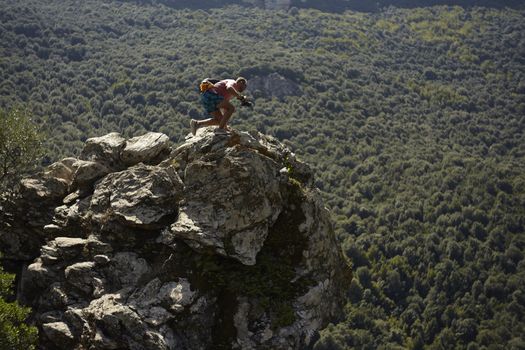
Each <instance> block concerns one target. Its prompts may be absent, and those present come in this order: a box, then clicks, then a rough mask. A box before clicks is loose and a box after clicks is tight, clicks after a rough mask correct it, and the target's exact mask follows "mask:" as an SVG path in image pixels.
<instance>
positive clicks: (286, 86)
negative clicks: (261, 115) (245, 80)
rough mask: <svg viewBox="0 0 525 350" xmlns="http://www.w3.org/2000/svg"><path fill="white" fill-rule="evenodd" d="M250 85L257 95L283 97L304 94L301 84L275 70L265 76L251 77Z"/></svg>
mask: <svg viewBox="0 0 525 350" xmlns="http://www.w3.org/2000/svg"><path fill="white" fill-rule="evenodd" d="M249 85H250V90H251V91H253V94H254V95H255V96H264V97H267V98H272V97H276V98H279V99H283V98H285V97H286V96H301V95H302V94H303V92H302V91H301V89H300V86H299V84H297V83H295V82H294V81H292V80H290V79H288V78H286V77H283V76H282V75H280V74H279V73H275V72H274V73H270V74H268V75H263V76H254V77H252V78H250V81H249Z"/></svg>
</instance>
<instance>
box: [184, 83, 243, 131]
mask: <svg viewBox="0 0 525 350" xmlns="http://www.w3.org/2000/svg"><path fill="white" fill-rule="evenodd" d="M201 85H202V84H201ZM246 86H247V81H246V79H245V78H243V77H239V78H237V79H236V80H233V79H224V80H220V81H218V82H216V83H215V84H212V83H209V87H207V88H204V89H205V91H203V92H202V93H201V102H202V105H203V106H204V108H205V109H206V112H208V113H209V114H210V115H211V116H212V117H213V118H209V119H205V120H195V119H192V120H191V121H190V128H191V133H192V134H193V135H195V134H196V133H197V129H198V128H200V127H203V126H210V125H218V126H219V128H220V129H222V130H225V129H227V128H228V127H227V124H228V120H230V117H231V116H232V114H233V112H235V107H234V106H233V105H232V104H231V103H230V100H231V99H232V98H233V97H236V98H237V99H239V100H240V101H244V100H245V99H246V96H244V95H241V92H243V91H244V90H246ZM202 90H203V88H202V87H201V91H202Z"/></svg>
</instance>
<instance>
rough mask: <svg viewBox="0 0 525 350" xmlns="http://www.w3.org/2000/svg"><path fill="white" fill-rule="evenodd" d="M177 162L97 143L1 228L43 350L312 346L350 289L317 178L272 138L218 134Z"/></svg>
mask: <svg viewBox="0 0 525 350" xmlns="http://www.w3.org/2000/svg"><path fill="white" fill-rule="evenodd" d="M168 150H171V148H170V147H169V145H168V143H167V137H165V136H164V135H162V134H155V133H149V134H147V135H144V136H143V137H139V138H134V139H131V140H128V141H126V140H125V139H124V138H122V137H121V136H120V135H118V134H116V133H114V134H110V135H106V136H103V137H100V138H94V139H90V140H88V142H87V144H86V147H84V150H83V151H82V155H81V157H80V159H69V158H68V159H64V160H62V161H60V162H59V163H56V165H53V166H52V167H50V168H49V169H48V170H47V171H45V172H44V173H43V174H41V175H39V176H38V177H35V178H34V179H32V180H31V179H28V180H26V182H25V183H26V185H25V187H24V189H23V191H25V192H23V193H21V194H20V196H19V197H17V200H18V202H17V201H16V200H15V201H14V202H13V203H11V204H10V206H9V208H8V209H9V210H7V211H5V214H3V215H5V217H7V218H8V219H9V220H8V221H6V222H5V223H2V225H0V232H2V236H1V237H8V238H9V242H10V244H11V245H10V252H11V253H10V254H11V256H18V257H21V256H22V257H24V259H26V261H27V264H28V267H27V270H25V271H24V273H23V274H22V276H21V278H20V279H19V280H20V281H21V285H20V286H19V291H20V293H19V299H20V301H22V302H24V303H26V304H28V305H30V306H32V307H33V310H34V316H33V319H32V320H31V321H32V322H34V323H35V324H36V325H37V326H38V327H39V328H40V330H41V335H42V336H41V342H40V344H39V346H40V348H41V349H42V350H50V349H87V348H95V349H206V348H228V349H277V350H279V349H283V350H284V349H303V348H308V347H309V346H311V345H312V343H313V339H314V338H315V334H316V332H317V331H318V330H320V329H321V328H323V327H325V326H326V325H327V324H328V323H329V322H331V321H332V320H333V319H334V317H337V316H338V315H339V313H340V311H341V307H342V305H344V302H345V299H344V296H345V289H346V287H345V286H346V283H347V282H349V281H350V276H349V270H348V268H347V266H346V265H345V262H344V260H343V258H342V255H341V252H340V250H339V248H338V246H337V244H336V241H335V238H334V235H333V229H332V225H331V221H330V216H329V213H328V211H327V210H326V209H325V208H324V206H323V203H322V200H321V196H320V194H319V191H318V190H317V189H315V188H314V185H313V184H314V180H313V173H312V171H311V169H310V167H309V166H308V165H306V164H304V163H303V162H301V161H300V160H298V159H297V157H296V156H295V155H294V154H293V153H292V152H291V151H290V150H289V149H287V148H286V147H285V146H284V145H282V144H281V143H279V142H278V141H277V140H276V139H274V138H272V137H269V136H265V135H262V134H259V133H253V132H252V133H247V132H238V131H235V130H233V131H231V132H228V133H222V134H221V133H216V132H215V129H214V128H212V127H210V128H202V129H200V130H199V133H198V134H197V135H196V136H194V137H188V139H187V140H186V141H185V142H184V143H183V144H181V145H179V146H178V147H176V148H175V149H173V150H172V151H171V152H170V153H169V154H167V152H168ZM136 162H138V163H136ZM135 163H136V164H135ZM127 166H129V167H127ZM283 169H284V170H283ZM50 179H52V180H50ZM46 181H51V182H53V181H55V182H56V183H61V184H63V188H62V190H60V191H54V190H53V186H51V185H48V182H46ZM29 199H31V200H29ZM22 209H23V210H22ZM42 210H44V212H43V213H41V212H40V211H42ZM27 218H29V219H30V220H31V223H30V224H26V225H25V226H22V225H19V226H17V224H16V223H17V222H23V221H22V220H24V219H27ZM33 235H34V236H35V237H37V238H31V237H33ZM2 239H4V238H2ZM26 240H27V241H28V242H32V243H31V244H33V248H32V250H31V253H27V252H26V253H23V250H24V248H25V241H26ZM0 242H1V240H0ZM35 246H37V249H35ZM35 251H36V253H35ZM24 254H25V255H24Z"/></svg>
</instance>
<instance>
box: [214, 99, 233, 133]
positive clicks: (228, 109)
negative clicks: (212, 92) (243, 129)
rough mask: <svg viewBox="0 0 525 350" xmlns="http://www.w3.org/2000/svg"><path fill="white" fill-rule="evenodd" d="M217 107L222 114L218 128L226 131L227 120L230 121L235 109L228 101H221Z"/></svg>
mask: <svg viewBox="0 0 525 350" xmlns="http://www.w3.org/2000/svg"><path fill="white" fill-rule="evenodd" d="M217 107H219V109H220V110H221V114H222V118H221V119H220V121H219V128H221V129H226V125H227V124H228V120H230V117H231V116H232V114H233V112H235V107H234V106H233V105H232V104H231V103H230V102H229V101H222V102H221V103H219V105H218V106H217Z"/></svg>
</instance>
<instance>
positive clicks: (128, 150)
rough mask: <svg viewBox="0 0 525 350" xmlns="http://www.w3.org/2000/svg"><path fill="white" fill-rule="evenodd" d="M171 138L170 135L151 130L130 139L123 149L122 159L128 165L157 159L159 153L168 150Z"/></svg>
mask: <svg viewBox="0 0 525 350" xmlns="http://www.w3.org/2000/svg"><path fill="white" fill-rule="evenodd" d="M169 148H170V140H169V138H168V136H166V135H164V134H162V133H158V132H149V133H147V134H145V135H142V136H137V137H134V138H131V139H129V140H128V141H127V142H126V147H124V149H123V150H122V155H121V158H122V161H123V162H124V164H126V165H127V166H130V165H135V164H138V163H141V162H143V163H147V162H151V161H154V160H156V159H157V157H158V156H159V155H161V154H162V153H164V152H166V151H168V150H169Z"/></svg>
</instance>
